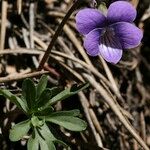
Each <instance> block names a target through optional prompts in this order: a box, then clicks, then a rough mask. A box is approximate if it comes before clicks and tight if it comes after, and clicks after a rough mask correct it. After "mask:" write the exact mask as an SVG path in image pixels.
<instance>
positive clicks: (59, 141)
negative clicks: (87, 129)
mask: <svg viewBox="0 0 150 150" xmlns="http://www.w3.org/2000/svg"><path fill="white" fill-rule="evenodd" d="M54 142H55V143H58V144H61V145H63V146H64V147H65V148H69V146H68V145H67V144H66V143H64V142H63V141H61V140H55V141H54Z"/></svg>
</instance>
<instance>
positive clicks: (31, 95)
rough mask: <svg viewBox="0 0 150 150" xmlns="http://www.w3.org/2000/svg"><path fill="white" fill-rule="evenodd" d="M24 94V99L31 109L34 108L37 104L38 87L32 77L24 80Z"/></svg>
mask: <svg viewBox="0 0 150 150" xmlns="http://www.w3.org/2000/svg"><path fill="white" fill-rule="evenodd" d="M22 95H23V97H24V99H25V100H26V102H27V104H28V107H29V109H31V110H32V108H33V107H34V105H35V99H36V88H35V85H34V82H33V81H32V80H31V79H25V80H24V81H23V84H22Z"/></svg>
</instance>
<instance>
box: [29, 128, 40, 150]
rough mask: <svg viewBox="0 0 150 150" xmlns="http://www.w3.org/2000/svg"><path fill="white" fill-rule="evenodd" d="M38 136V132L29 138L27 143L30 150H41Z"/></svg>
mask: <svg viewBox="0 0 150 150" xmlns="http://www.w3.org/2000/svg"><path fill="white" fill-rule="evenodd" d="M33 134H34V135H33ZM37 134H38V133H37V132H35V131H33V133H32V136H31V137H30V138H29V140H28V143H27V149H28V150H39V141H38V137H37Z"/></svg>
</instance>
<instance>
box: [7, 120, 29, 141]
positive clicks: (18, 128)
mask: <svg viewBox="0 0 150 150" xmlns="http://www.w3.org/2000/svg"><path fill="white" fill-rule="evenodd" d="M30 128H31V126H30V120H26V121H22V122H20V123H18V124H16V125H14V126H13V127H12V129H10V134H9V138H10V140H11V141H19V140H20V139H21V138H22V137H23V136H24V135H26V134H27V133H28V131H29V130H30Z"/></svg>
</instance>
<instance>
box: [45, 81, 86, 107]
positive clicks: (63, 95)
mask: <svg viewBox="0 0 150 150" xmlns="http://www.w3.org/2000/svg"><path fill="white" fill-rule="evenodd" d="M88 86H89V84H87V83H86V84H83V85H80V86H78V87H77V86H73V87H72V88H68V89H65V90H64V91H62V92H60V93H59V94H57V95H56V96H54V97H53V98H52V99H51V100H50V101H49V102H48V103H47V104H46V105H45V107H47V106H49V105H52V104H54V103H56V102H58V101H61V100H64V99H66V98H68V97H70V96H72V95H74V94H77V93H78V92H80V91H81V90H83V89H85V88H87V87H88Z"/></svg>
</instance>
